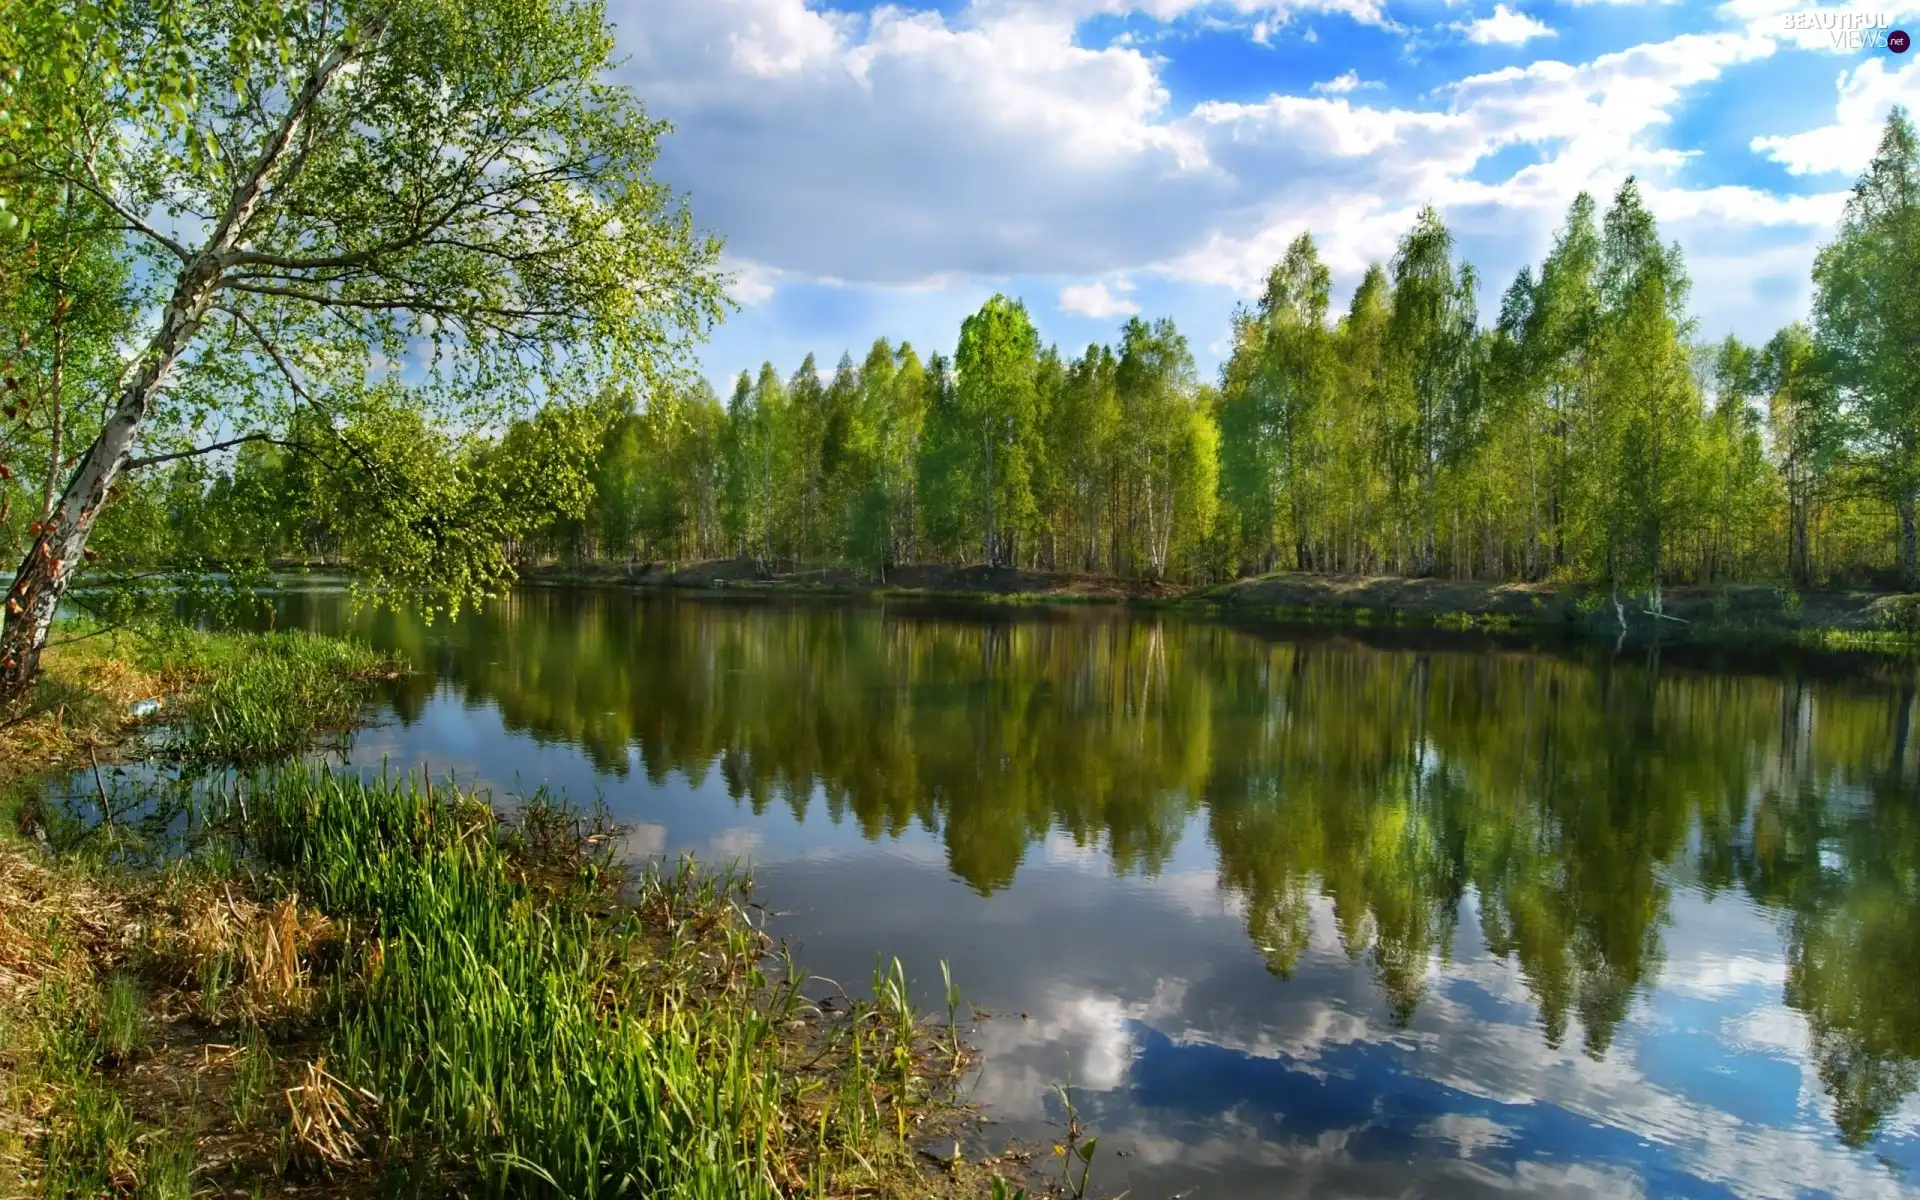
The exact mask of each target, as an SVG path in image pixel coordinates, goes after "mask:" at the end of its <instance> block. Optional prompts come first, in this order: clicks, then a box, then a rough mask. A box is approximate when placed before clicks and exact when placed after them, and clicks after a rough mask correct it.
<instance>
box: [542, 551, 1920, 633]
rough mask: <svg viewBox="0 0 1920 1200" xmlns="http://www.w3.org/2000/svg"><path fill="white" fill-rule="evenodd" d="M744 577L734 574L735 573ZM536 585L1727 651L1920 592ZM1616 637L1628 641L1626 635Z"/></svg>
mask: <svg viewBox="0 0 1920 1200" xmlns="http://www.w3.org/2000/svg"><path fill="white" fill-rule="evenodd" d="M743 575H744V576H746V577H744V578H743V577H742V576H743ZM520 582H521V583H522V584H525V585H530V586H537V587H589V588H610V589H615V590H623V591H631V592H637V593H645V594H655V595H688V596H740V597H763V598H778V597H806V598H813V597H839V598H854V599H871V600H883V601H884V600H910V601H938V602H958V603H970V604H992V605H1047V606H1069V605H1120V606H1124V607H1127V608H1130V609H1143V610H1164V611H1174V612H1186V613H1193V614H1197V615H1204V616H1211V617H1220V618H1228V619H1233V620H1236V621H1251V622H1255V623H1260V624H1269V625H1276V626H1280V625H1316V626H1320V625H1332V626H1338V627H1352V628H1402V629H1436V630H1443V631H1452V632H1489V633H1505V632H1536V633H1555V634H1559V635H1562V636H1570V637H1573V638H1575V639H1578V640H1581V641H1591V642H1619V643H1625V644H1635V645H1640V644H1647V643H1651V642H1654V641H1656V640H1657V641H1659V642H1660V643H1662V644H1670V645H1708V646H1733V647H1740V646H1746V647H1772V646H1800V647H1809V648H1824V649H1838V650H1866V651H1877V652H1886V653H1901V652H1910V651H1912V650H1914V649H1916V648H1920V593H1903V592H1882V591H1868V590H1864V589H1831V590H1818V591H1807V592H1796V591H1794V590H1793V589H1790V588H1783V587H1776V586H1771V585H1765V584H1729V585H1718V586H1714V585H1689V586H1684V587H1674V588H1668V589H1665V591H1664V592H1663V595H1662V602H1663V603H1662V616H1660V617H1655V616H1654V615H1653V614H1651V613H1649V612H1648V611H1647V610H1646V606H1645V601H1644V598H1640V597H1635V598H1631V599H1629V598H1627V597H1624V596H1623V597H1622V602H1623V608H1624V616H1625V619H1626V628H1625V630H1624V631H1623V630H1622V628H1621V623H1620V622H1621V615H1622V614H1621V613H1620V612H1617V611H1616V609H1615V607H1614V604H1613V598H1612V597H1611V595H1610V594H1609V593H1608V592H1607V591H1606V590H1605V589H1603V588H1599V587H1595V586H1592V585H1587V584H1563V583H1495V582H1486V581H1475V580H1447V579H1407V578H1401V577H1398V576H1334V575H1310V574H1305V573H1298V572H1280V573H1275V574H1271V575H1264V576H1257V577H1253V578H1248V579H1239V580H1235V581H1233V582H1231V583H1225V584H1215V585H1211V586H1208V587H1202V588H1194V589H1179V588H1175V587H1172V586H1169V585H1156V584H1152V583H1148V582H1145V581H1136V580H1116V579H1110V578H1104V577H1099V576H1076V575H1064V574H1047V573H1043V572H1034V571H1019V570H1015V569H1010V568H985V567H968V568H947V567H933V568H929V567H915V568H901V569H898V570H896V571H895V572H893V573H892V574H891V575H890V577H889V579H888V580H887V581H886V582H884V583H881V582H862V581H860V580H858V579H855V578H853V573H852V572H851V571H848V570H846V569H844V568H828V569H822V570H817V571H807V572H795V573H789V574H788V575H787V576H785V577H780V576H776V577H775V578H773V579H762V578H756V577H754V576H753V571H752V564H751V562H750V561H747V562H742V561H738V560H736V561H730V562H720V563H704V564H698V565H696V566H692V567H687V568H682V569H679V570H674V571H667V570H659V569H653V568H645V567H643V568H640V569H638V570H632V569H629V568H626V567H623V566H608V565H589V566H586V567H577V566H568V565H561V564H552V565H542V566H536V567H532V568H529V569H527V570H525V571H523V572H522V574H521V577H520ZM1623 634H1624V636H1623Z"/></svg>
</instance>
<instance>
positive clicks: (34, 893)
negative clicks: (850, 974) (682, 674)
mask: <svg viewBox="0 0 1920 1200" xmlns="http://www.w3.org/2000/svg"><path fill="white" fill-rule="evenodd" d="M173 638H174V640H172V641H169V642H165V643H160V644H153V643H142V644H135V643H133V642H131V641H128V640H127V639H125V638H124V637H123V636H122V635H110V634H102V635H99V636H98V637H96V638H88V639H87V640H84V641H74V642H71V643H69V644H68V645H66V646H63V647H61V648H60V649H58V650H56V651H54V652H53V653H52V654H50V656H49V658H48V662H47V673H46V676H45V678H44V679H43V681H42V682H41V684H40V686H39V688H38V689H37V691H36V694H35V696H34V697H33V698H32V701H31V702H30V704H29V705H28V706H27V707H26V709H24V710H23V712H22V713H20V714H16V716H15V718H14V721H13V724H11V725H10V726H8V727H7V728H6V729H5V730H0V736H3V737H4V738H5V740H4V741H0V773H3V774H4V781H5V784H6V787H5V792H6V794H7V795H8V796H9V797H10V798H11V799H10V804H9V807H8V810H7V811H6V812H5V813H4V814H0V816H4V818H5V819H4V820H0V1177H4V1178H18V1179H20V1180H23V1181H24V1182H25V1184H26V1186H27V1188H28V1189H29V1190H30V1191H31V1192H33V1193H35V1194H44V1195H54V1196H99V1195H109V1194H111V1195H134V1196H143V1197H179V1198H181V1200H185V1198H186V1197H189V1196H200V1195H207V1194H220V1195H261V1194H265V1193H268V1192H270V1193H272V1194H275V1195H292V1196H309V1197H335V1196H361V1195H370V1194H451V1195H457V1194H469V1193H481V1192H484V1193H486V1194H490V1195H498V1194H504V1195H558V1196H596V1195H611V1194H614V1193H615V1192H617V1191H620V1190H622V1189H624V1190H625V1192H626V1194H636V1195H656V1194H659V1195H666V1194H671V1195H680V1196H688V1197H703V1196H714V1197H722V1196H724V1197H729V1198H731V1197H742V1196H744V1197H755V1196H760V1197H774V1196H791V1195H802V1194H805V1195H822V1196H825V1195H845V1194H855V1193H858V1194H864V1195H874V1196H907V1195H913V1196H924V1195H929V1194H933V1195H940V1194H979V1191H980V1190H981V1188H982V1187H984V1184H985V1182H986V1179H987V1176H988V1173H989V1172H990V1171H991V1170H992V1169H993V1168H994V1167H996V1166H999V1165H1000V1163H999V1160H995V1159H986V1160H982V1159H979V1158H977V1157H976V1158H975V1160H974V1161H973V1162H972V1163H971V1164H967V1163H957V1164H955V1168H956V1169H954V1170H952V1171H943V1172H941V1173H939V1174H937V1175H936V1174H934V1173H932V1172H931V1171H930V1170H929V1169H928V1168H927V1164H928V1162H929V1161H930V1160H929V1158H928V1157H927V1156H926V1154H925V1153H924V1152H923V1151H921V1150H920V1146H921V1145H922V1144H923V1143H924V1142H925V1141H926V1140H927V1139H929V1138H930V1137H932V1136H933V1135H934V1134H936V1133H941V1132H945V1131H947V1130H948V1129H949V1128H951V1127H952V1125H953V1123H954V1122H956V1121H958V1120H959V1119H960V1118H961V1117H963V1116H964V1109H962V1108H961V1107H960V1106H958V1105H956V1104H955V1103H953V1101H952V1099H951V1089H952V1086H953V1084H954V1083H955V1082H956V1081H957V1080H958V1079H960V1078H961V1076H962V1074H963V1071H964V1067H965V1064H966V1060H967V1055H968V1051H967V1048H966V1046H965V1043H964V1040H963V1038H962V1035H961V1027H962V1023H963V1020H964V1019H965V1018H966V1017H967V1016H968V1013H966V1012H963V1011H962V1009H961V1006H960V1003H959V999H958V996H957V994H955V993H953V992H952V991H951V989H949V1006H948V1011H947V1012H946V1013H945V1014H944V1019H942V1018H941V1016H939V1015H936V1016H934V1017H925V1016H923V1015H921V1014H919V1013H917V1012H915V1011H914V1010H913V1008H912V1006H911V1004H910V1003H909V1002H908V983H907V980H905V979H904V978H903V977H902V976H901V974H900V971H899V967H898V964H897V963H895V964H894V965H893V966H891V967H890V968H884V969H878V970H876V973H875V977H874V980H873V998H870V999H868V998H861V999H845V1000H843V1001H842V1002H841V1003H838V1004H837V1005H832V1006H829V1005H828V1004H826V1003H815V1002H814V1001H813V1000H810V999H809V998H808V995H807V993H808V991H809V990H811V981H809V980H808V979H807V977H806V976H804V975H802V974H800V973H799V972H797V971H795V970H794V969H793V968H792V966H791V964H790V963H786V962H785V961H784V960H783V959H781V958H779V957H778V956H776V955H775V954H774V951H775V946H774V944H773V942H772V940H771V938H770V937H769V936H768V934H767V933H766V932H765V931H764V930H763V929H762V928H761V927H760V925H759V924H758V923H757V921H756V919H755V917H754V914H755V913H756V912H757V911H758V910H757V907H756V906H754V905H753V904H752V901H751V899H750V897H749V895H748V893H747V884H746V881H745V880H744V879H742V878H739V877H736V876H733V875H730V874H727V873H724V872H719V873H708V872H705V871H702V870H699V869H697V868H695V867H694V866H693V864H691V863H690V862H689V863H682V864H679V865H677V866H671V867H660V866H657V865H656V866H653V867H649V868H647V869H644V870H629V869H628V868H627V866H626V865H625V863H624V862H623V860H622V858H621V855H620V850H621V846H622V842H621V831H620V830H618V829H617V828H615V827H614V826H612V825H611V824H609V823H608V822H607V821H606V820H605V818H604V816H603V815H602V814H599V813H593V812H582V811H578V810H574V809H570V808H569V807H567V805H566V804H565V803H564V801H562V800H559V799H557V798H552V797H547V796H544V795H539V796H535V797H532V798H531V799H529V800H526V801H525V802H523V803H521V804H519V805H517V806H516V808H515V809H514V810H513V811H511V812H503V811H499V810H496V809H495V808H493V807H492V806H491V805H490V804H489V803H488V799H487V797H485V796H483V795H478V794H475V793H472V792H464V791H458V790H455V789H452V788H451V787H445V786H439V785H433V784H430V783H429V782H428V781H426V780H421V779H413V778H407V777H382V778H377V779H363V778H361V777H358V776H353V775H348V774H345V773H329V772H327V771H325V770H323V769H321V768H318V767H311V766H300V765H286V763H287V759H288V758H289V756H290V755H291V754H292V753H294V752H295V751H296V750H297V749H298V747H289V745H288V744H287V741H286V738H287V737H288V735H289V734H290V733H291V732H297V733H298V734H299V736H300V741H301V744H302V745H307V744H311V743H312V741H313V739H314V738H316V737H318V736H321V735H323V734H325V733H326V732H328V731H330V730H337V729H340V728H343V727H344V726H345V725H346V724H348V723H350V722H351V721H352V719H353V714H354V713H356V712H357V711H359V710H360V709H361V707H362V705H363V704H364V701H365V700H366V699H367V697H368V691H369V689H370V688H371V687H372V686H373V685H374V683H375V682H376V681H377V680H378V679H379V678H381V677H383V676H385V675H388V674H391V673H392V671H393V665H392V664H389V663H385V662H383V661H382V660H380V659H379V658H378V657H377V656H375V655H373V654H372V652H371V651H369V650H367V649H366V648H365V647H361V646H357V645H354V644H353V643H348V642H343V641H340V640H338V639H331V638H323V637H319V636H316V635H309V634H304V633H301V634H277V635H271V636H266V637H231V636H221V637H213V636H209V635H204V634H196V633H192V632H189V631H181V632H179V633H177V634H176V635H173ZM159 721H164V722H167V724H165V725H157V724H156V722H159ZM136 754H137V755H140V756H142V757H144V758H146V759H148V760H150V761H151V762H154V763H156V764H165V765H166V766H167V767H168V768H169V770H168V771H167V772H164V773H159V774H151V773H150V774H148V775H147V776H146V781H145V782H144V783H133V784H127V783H122V784H121V785H120V786H115V787H113V788H109V786H108V784H107V782H106V780H105V778H104V776H103V774H102V772H100V771H99V770H97V769H96V768H95V764H102V765H106V764H110V763H113V762H116V761H121V760H125V759H128V758H130V757H133V756H135V755H136ZM256 763H257V764H266V765H261V766H257V767H254V766H248V767H247V768H246V769H245V770H240V769H236V764H256ZM273 764H281V765H273ZM73 769H80V770H81V771H82V772H83V774H82V775H81V776H80V777H79V779H78V780H77V781H76V783H77V784H78V785H79V786H77V787H76V788H74V789H72V790H76V791H79V792H80V793H81V797H82V798H81V799H78V800H70V801H68V802H66V803H58V802H56V800H57V798H54V797H49V796H46V795H44V793H43V791H42V790H41V789H40V788H39V787H37V786H36V781H38V780H40V779H43V778H46V777H48V776H49V775H52V776H54V777H56V778H57V777H58V775H59V774H60V773H61V772H63V771H67V770H73ZM207 772H211V774H208V773H207ZM105 774H113V772H112V771H111V770H110V769H109V770H108V771H107V772H105ZM89 776H91V780H90V782H91V784H92V785H93V787H95V788H97V795H95V794H93V793H92V792H90V791H89V790H88V787H87V786H86V785H87V783H88V782H89ZM196 778H197V780H198V782H197V784H196V783H195V782H194V780H195V779H196ZM449 1014H453V1015H454V1018H455V1019H448V1018H449ZM948 1144H949V1145H951V1141H949V1142H948ZM1006 1169H1008V1170H1009V1171H1011V1169H1012V1168H1011V1167H1008V1168H1006Z"/></svg>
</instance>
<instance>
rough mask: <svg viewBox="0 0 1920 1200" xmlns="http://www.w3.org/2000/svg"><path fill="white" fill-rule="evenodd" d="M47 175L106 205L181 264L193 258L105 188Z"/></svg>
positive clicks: (74, 177)
mask: <svg viewBox="0 0 1920 1200" xmlns="http://www.w3.org/2000/svg"><path fill="white" fill-rule="evenodd" d="M47 174H49V175H51V176H52V177H53V178H55V179H58V180H60V181H61V182H63V183H70V184H72V185H74V186H75V187H78V188H82V189H84V190H85V191H86V192H87V193H88V194H90V195H91V196H93V198H94V199H96V200H98V201H100V203H102V204H104V205H106V206H107V207H108V208H109V209H111V210H112V211H113V215H114V216H116V217H119V218H120V219H121V220H122V221H125V222H126V223H127V227H128V228H129V229H132V230H133V231H134V232H136V233H142V234H145V235H146V236H148V237H150V238H152V239H153V240H154V241H156V242H159V243H160V244H161V245H162V246H165V247H166V248H167V249H169V250H171V251H173V253H174V254H175V255H176V256H177V257H178V258H179V259H180V261H181V262H187V261H189V260H190V259H191V258H192V257H193V255H192V253H191V252H190V251H188V249H187V248H186V247H185V246H183V245H181V244H180V243H179V242H176V241H174V240H173V239H172V238H170V237H168V236H167V235H166V234H164V233H161V232H160V231H159V230H158V229H155V228H154V227H153V226H152V225H150V224H148V223H147V222H146V221H144V220H142V219H141V218H140V217H139V216H138V215H136V214H135V213H133V212H132V211H131V210H129V209H128V208H127V207H126V206H124V205H122V204H121V203H120V202H119V201H118V200H115V199H114V198H113V196H112V195H110V194H109V193H108V192H107V190H106V189H105V188H103V187H101V186H100V185H98V184H97V183H95V182H93V181H92V180H90V179H84V178H82V177H80V176H78V175H69V174H68V173H66V172H65V171H49V172H47Z"/></svg>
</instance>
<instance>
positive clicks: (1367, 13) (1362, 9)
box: [969, 0, 1397, 29]
mask: <svg viewBox="0 0 1920 1200" xmlns="http://www.w3.org/2000/svg"><path fill="white" fill-rule="evenodd" d="M1222 8H1224V9H1230V10H1232V11H1233V12H1235V13H1238V14H1241V15H1242V16H1252V15H1255V14H1260V15H1262V16H1264V17H1266V18H1267V19H1268V21H1269V29H1271V28H1272V26H1273V25H1276V24H1284V23H1286V22H1287V21H1288V20H1289V19H1290V18H1291V17H1292V15H1293V14H1295V13H1303V12H1318V13H1333V14H1337V15H1341V16H1346V17H1349V18H1351V19H1352V20H1354V21H1355V22H1358V23H1359V24H1362V25H1377V26H1380V27H1382V28H1386V29H1393V28H1397V26H1396V25H1395V24H1394V22H1393V20H1392V19H1391V18H1390V17H1388V16H1387V12H1386V5H1385V4H1384V3H1383V2H1382V0H972V4H971V5H970V6H969V12H970V15H973V16H977V17H995V16H1001V15H1004V14H1006V13H1010V12H1014V11H1026V12H1039V13H1045V14H1046V15H1048V16H1049V17H1056V18H1063V19H1066V20H1070V21H1074V22H1078V21H1082V20H1085V19H1086V18H1088V17H1093V16H1101V15H1107V16H1121V15H1126V14H1133V13H1137V14H1140V15H1142V16H1147V17H1152V18H1153V19H1154V20H1157V21H1172V20H1175V19H1177V18H1181V17H1186V16H1191V15H1194V14H1199V13H1203V12H1205V11H1206V10H1209V9H1222Z"/></svg>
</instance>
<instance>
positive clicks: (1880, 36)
mask: <svg viewBox="0 0 1920 1200" xmlns="http://www.w3.org/2000/svg"><path fill="white" fill-rule="evenodd" d="M1786 25H1787V31H1788V32H1790V33H1801V34H1805V33H1813V32H1820V33H1825V34H1827V35H1828V36H1829V37H1831V38H1832V39H1833V45H1834V47H1835V48H1836V49H1842V50H1845V49H1852V50H1889V51H1892V52H1893V53H1895V54H1905V53H1906V52H1907V47H1908V46H1910V45H1911V44H1912V39H1911V38H1909V37H1908V36H1907V31H1906V30H1904V29H1895V28H1893V19H1892V18H1891V17H1889V16H1888V15H1887V14H1886V13H1864V12H1843V11H1841V10H1839V9H1808V10H1806V11H1803V12H1791V13H1788V14H1787V15H1786Z"/></svg>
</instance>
